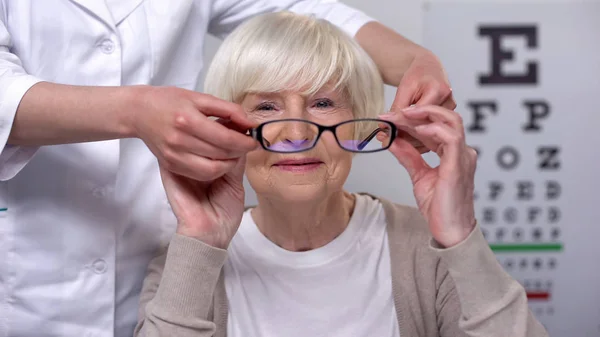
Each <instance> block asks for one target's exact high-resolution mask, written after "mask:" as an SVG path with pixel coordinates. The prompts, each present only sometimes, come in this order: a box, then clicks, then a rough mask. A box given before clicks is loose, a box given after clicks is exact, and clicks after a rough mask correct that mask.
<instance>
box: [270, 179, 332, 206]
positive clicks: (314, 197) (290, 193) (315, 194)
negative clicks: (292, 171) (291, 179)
mask: <svg viewBox="0 0 600 337" xmlns="http://www.w3.org/2000/svg"><path fill="white" fill-rule="evenodd" d="M273 192H274V193H273V194H274V195H276V197H277V198H278V199H281V200H282V201H285V202H288V203H291V204H300V203H302V204H304V203H311V202H319V201H320V200H322V199H324V198H326V197H327V190H326V189H325V188H324V185H323V184H316V183H308V184H289V185H287V186H284V185H279V188H277V191H273Z"/></svg>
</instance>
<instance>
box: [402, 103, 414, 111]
mask: <svg viewBox="0 0 600 337" xmlns="http://www.w3.org/2000/svg"><path fill="white" fill-rule="evenodd" d="M416 108H417V106H416V105H414V104H411V105H409V106H407V107H406V108H404V109H402V111H407V112H408V111H414V110H415V109H416Z"/></svg>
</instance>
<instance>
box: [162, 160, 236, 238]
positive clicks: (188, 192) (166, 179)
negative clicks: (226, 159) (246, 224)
mask: <svg viewBox="0 0 600 337" xmlns="http://www.w3.org/2000/svg"><path fill="white" fill-rule="evenodd" d="M244 165H245V156H244V157H242V158H240V159H237V160H236V161H235V166H234V168H233V169H232V170H231V171H229V172H227V173H225V175H223V176H221V177H220V178H217V179H216V180H213V181H210V182H200V181H196V180H193V179H190V178H186V177H183V176H180V175H177V174H175V173H173V172H170V171H168V170H166V169H164V168H161V177H162V181H163V185H164V187H165V191H166V192H167V197H168V199H169V203H170V204H171V207H172V209H173V213H175V216H176V217H177V220H178V226H177V233H179V234H181V235H185V236H188V237H192V238H196V239H198V240H200V241H203V242H204V243H206V244H208V245H211V246H213V247H217V248H222V249H227V247H228V246H229V243H230V242H231V239H232V238H233V236H234V235H235V233H236V232H237V229H238V227H239V225H240V222H241V220H242V213H243V212H244V185H243V177H244Z"/></svg>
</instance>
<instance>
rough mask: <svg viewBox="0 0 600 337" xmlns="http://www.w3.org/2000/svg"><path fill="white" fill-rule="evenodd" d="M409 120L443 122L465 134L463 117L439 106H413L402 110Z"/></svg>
mask: <svg viewBox="0 0 600 337" xmlns="http://www.w3.org/2000/svg"><path fill="white" fill-rule="evenodd" d="M402 113H403V114H404V116H405V117H406V119H408V120H423V119H429V120H431V121H432V122H442V123H446V124H448V125H450V126H451V127H452V128H453V129H455V130H457V131H459V132H463V120H462V117H461V116H460V115H459V114H458V113H456V112H454V111H452V110H449V109H446V108H444V107H441V106H437V105H425V106H418V105H415V106H412V107H409V108H406V109H404V110H402Z"/></svg>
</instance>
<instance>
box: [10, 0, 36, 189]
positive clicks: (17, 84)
mask: <svg viewBox="0 0 600 337" xmlns="http://www.w3.org/2000/svg"><path fill="white" fill-rule="evenodd" d="M5 14H6V13H5V11H4V2H3V3H2V5H1V6H0V181H6V180H9V179H11V178H12V177H14V176H15V175H16V174H17V173H18V172H19V171H20V170H21V169H22V168H23V167H25V165H26V164H27V162H29V160H30V159H31V158H32V157H33V155H34V154H35V152H36V151H37V147H22V146H11V145H9V144H7V141H8V136H9V135H10V131H11V129H12V125H13V121H14V119H15V114H16V112H17V108H18V107H19V104H20V103H21V99H22V98H23V95H25V93H26V92H27V91H28V90H29V88H31V87H32V86H33V85H34V84H36V83H38V82H40V81H41V80H40V79H38V78H36V77H35V76H31V75H29V74H27V72H26V71H25V69H23V65H22V64H21V60H19V58H18V57H17V56H16V55H14V54H13V53H11V50H10V49H11V38H10V34H9V33H8V30H7V28H6V24H5V22H6V20H5V18H6V15H5Z"/></svg>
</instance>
